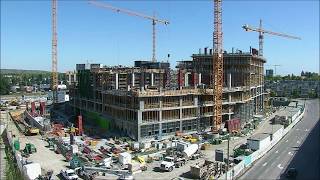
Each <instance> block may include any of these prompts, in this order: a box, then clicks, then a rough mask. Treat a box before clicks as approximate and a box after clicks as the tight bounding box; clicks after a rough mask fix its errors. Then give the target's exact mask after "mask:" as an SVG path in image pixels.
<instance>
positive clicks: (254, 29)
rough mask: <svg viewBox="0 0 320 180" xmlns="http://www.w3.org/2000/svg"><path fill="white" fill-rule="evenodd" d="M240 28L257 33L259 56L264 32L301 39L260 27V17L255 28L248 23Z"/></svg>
mask: <svg viewBox="0 0 320 180" xmlns="http://www.w3.org/2000/svg"><path fill="white" fill-rule="evenodd" d="M242 28H243V29H244V30H245V31H255V32H258V33H259V56H263V39H264V34H271V35H275V36H281V37H285V38H290V39H298V40H301V38H300V37H296V36H291V35H287V34H284V33H278V32H272V31H268V30H265V29H263V28H262V20H261V19H260V24H259V28H255V27H251V26H250V25H247V24H246V25H243V26H242Z"/></svg>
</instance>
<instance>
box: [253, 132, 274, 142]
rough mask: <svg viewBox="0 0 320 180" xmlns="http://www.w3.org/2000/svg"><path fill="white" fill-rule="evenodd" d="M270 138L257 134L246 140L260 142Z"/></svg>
mask: <svg viewBox="0 0 320 180" xmlns="http://www.w3.org/2000/svg"><path fill="white" fill-rule="evenodd" d="M269 136H270V134H262V133H259V134H255V135H253V136H251V137H250V138H248V140H258V141H261V140H264V139H266V138H268V137H269Z"/></svg>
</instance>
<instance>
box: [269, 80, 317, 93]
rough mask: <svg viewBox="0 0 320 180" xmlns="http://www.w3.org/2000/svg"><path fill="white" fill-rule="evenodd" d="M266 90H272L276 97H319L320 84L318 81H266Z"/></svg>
mask: <svg viewBox="0 0 320 180" xmlns="http://www.w3.org/2000/svg"><path fill="white" fill-rule="evenodd" d="M265 87H266V89H271V90H272V91H273V92H275V94H276V96H284V97H291V96H297V97H319V96H320V82H319V81H316V80H280V81H277V82H274V81H266V83H265Z"/></svg>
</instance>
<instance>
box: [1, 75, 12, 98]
mask: <svg viewBox="0 0 320 180" xmlns="http://www.w3.org/2000/svg"><path fill="white" fill-rule="evenodd" d="M9 92H10V84H9V81H8V78H6V77H4V76H3V75H2V74H1V75H0V94H1V95H5V94H9Z"/></svg>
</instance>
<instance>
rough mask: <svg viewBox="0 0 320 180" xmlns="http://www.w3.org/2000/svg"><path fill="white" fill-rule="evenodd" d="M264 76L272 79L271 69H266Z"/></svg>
mask: <svg viewBox="0 0 320 180" xmlns="http://www.w3.org/2000/svg"><path fill="white" fill-rule="evenodd" d="M266 76H267V77H273V69H267V70H266Z"/></svg>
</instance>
